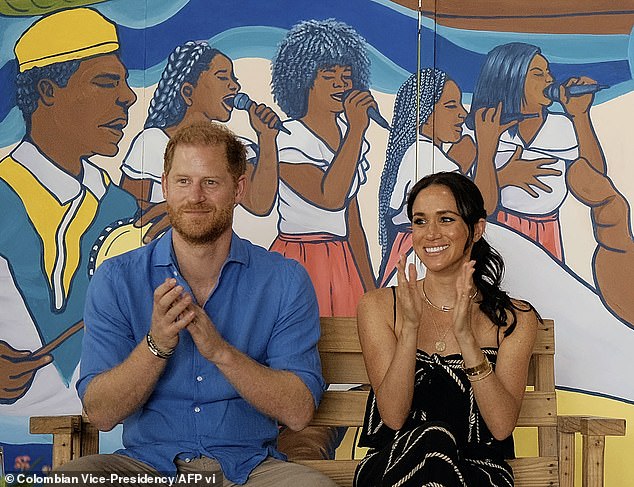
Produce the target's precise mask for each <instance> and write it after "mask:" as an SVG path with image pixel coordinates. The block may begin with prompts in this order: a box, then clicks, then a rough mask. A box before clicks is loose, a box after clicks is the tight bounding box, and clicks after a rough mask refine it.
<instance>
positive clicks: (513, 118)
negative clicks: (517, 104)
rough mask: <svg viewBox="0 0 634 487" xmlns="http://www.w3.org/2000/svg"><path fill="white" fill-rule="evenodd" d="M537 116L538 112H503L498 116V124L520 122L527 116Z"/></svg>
mask: <svg viewBox="0 0 634 487" xmlns="http://www.w3.org/2000/svg"><path fill="white" fill-rule="evenodd" d="M537 117H539V113H515V112H511V113H503V114H502V116H501V117H500V125H506V124H507V123H511V122H518V123H519V122H521V121H522V120H526V119H527V118H537Z"/></svg>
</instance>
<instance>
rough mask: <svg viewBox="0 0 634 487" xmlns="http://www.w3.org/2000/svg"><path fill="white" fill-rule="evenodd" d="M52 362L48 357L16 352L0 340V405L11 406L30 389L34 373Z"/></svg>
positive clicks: (23, 351)
mask: <svg viewBox="0 0 634 487" xmlns="http://www.w3.org/2000/svg"><path fill="white" fill-rule="evenodd" d="M52 360H53V357H51V356H50V355H34V354H33V353H32V352H31V351H30V350H16V349H15V348H13V347H12V346H11V345H9V344H8V343H7V342H5V341H4V340H0V404H13V403H14V402H16V401H17V400H18V399H20V398H21V397H22V396H24V394H26V392H27V391H28V390H29V388H30V387H31V383H32V382H33V378H34V377H35V373H36V372H37V371H38V370H39V369H41V368H42V367H44V366H45V365H48V364H49V363H51V362H52Z"/></svg>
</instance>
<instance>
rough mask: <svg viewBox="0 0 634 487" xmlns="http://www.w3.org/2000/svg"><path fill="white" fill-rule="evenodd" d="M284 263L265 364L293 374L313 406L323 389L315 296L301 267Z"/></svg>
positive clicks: (287, 262) (288, 262) (319, 398)
mask: <svg viewBox="0 0 634 487" xmlns="http://www.w3.org/2000/svg"><path fill="white" fill-rule="evenodd" d="M285 264H286V265H285V274H286V275H285V276H284V280H285V281H286V282H287V286H286V289H285V291H284V298H283V300H282V303H281V309H280V315H279V316H280V318H279V320H278V321H277V322H276V324H275V327H274V329H273V333H272V335H271V339H270V341H269V344H268V347H267V357H268V359H267V365H268V366H269V367H271V368H273V369H279V370H288V371H290V372H292V373H294V374H296V375H297V376H298V377H299V378H300V379H301V380H302V381H303V382H304V384H306V387H308V389H309V390H310V392H311V394H312V396H313V399H314V400H315V407H317V406H318V405H319V401H320V400H321V396H322V394H323V392H324V390H325V388H326V385H325V382H324V379H323V376H322V373H321V361H320V359H319V352H318V350H317V342H318V341H319V337H320V326H319V307H318V304H317V297H316V295H315V290H314V288H313V285H312V283H311V281H310V278H309V277H308V274H307V272H306V271H305V269H304V268H303V267H302V266H301V265H300V264H298V263H297V262H294V261H286V262H285Z"/></svg>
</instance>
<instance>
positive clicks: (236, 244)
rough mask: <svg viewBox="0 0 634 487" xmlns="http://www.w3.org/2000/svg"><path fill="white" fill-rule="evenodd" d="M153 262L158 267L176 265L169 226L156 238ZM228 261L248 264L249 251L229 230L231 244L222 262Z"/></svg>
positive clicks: (242, 241)
mask: <svg viewBox="0 0 634 487" xmlns="http://www.w3.org/2000/svg"><path fill="white" fill-rule="evenodd" d="M153 254H154V256H153V264H154V265H155V266H158V267H163V266H174V267H178V264H177V262H176V256H175V255H174V251H173V247H172V229H171V228H170V229H169V230H168V231H167V232H165V234H164V235H163V236H162V237H161V238H159V239H158V241H157V242H156V247H155V249H154V252H153ZM228 262H237V263H239V264H244V265H248V264H249V251H248V249H247V246H246V245H245V242H244V240H242V239H241V238H240V237H238V236H237V235H236V233H235V232H231V246H230V247H229V256H228V257H227V260H226V261H225V263H224V264H223V266H224V265H226V264H227V263H228Z"/></svg>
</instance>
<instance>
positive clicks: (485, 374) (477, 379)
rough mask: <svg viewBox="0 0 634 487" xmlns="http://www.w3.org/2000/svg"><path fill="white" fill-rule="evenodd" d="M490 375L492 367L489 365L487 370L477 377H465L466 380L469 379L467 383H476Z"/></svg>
mask: <svg viewBox="0 0 634 487" xmlns="http://www.w3.org/2000/svg"><path fill="white" fill-rule="evenodd" d="M492 373H493V367H491V366H490V365H489V370H487V371H486V372H484V373H483V374H480V375H477V376H467V379H469V382H478V381H479V380H482V379H486V378H487V377H489V376H490V375H491V374H492Z"/></svg>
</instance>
